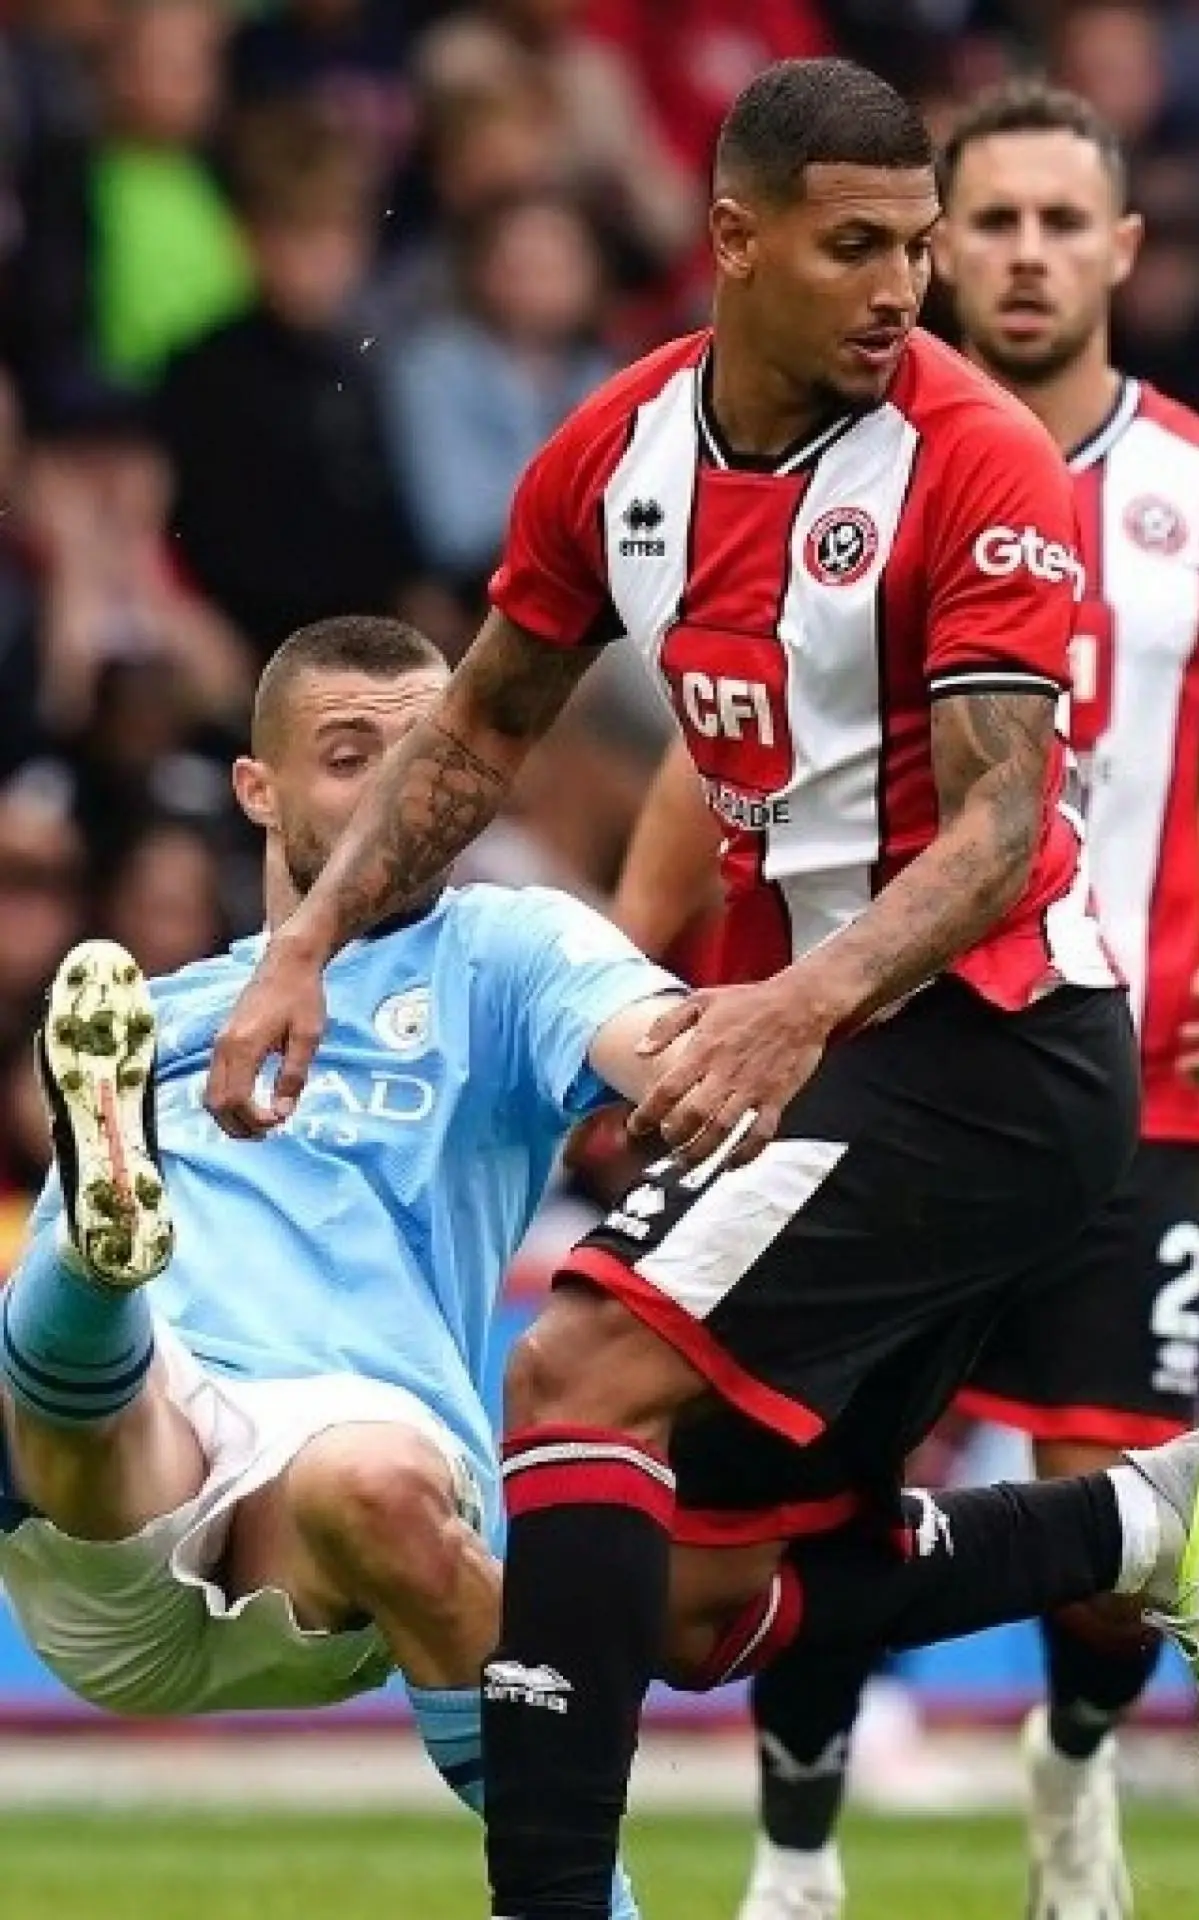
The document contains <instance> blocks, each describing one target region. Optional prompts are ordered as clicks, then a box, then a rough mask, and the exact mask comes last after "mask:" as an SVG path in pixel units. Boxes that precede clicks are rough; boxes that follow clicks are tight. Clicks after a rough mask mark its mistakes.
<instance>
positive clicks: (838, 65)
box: [715, 60, 934, 200]
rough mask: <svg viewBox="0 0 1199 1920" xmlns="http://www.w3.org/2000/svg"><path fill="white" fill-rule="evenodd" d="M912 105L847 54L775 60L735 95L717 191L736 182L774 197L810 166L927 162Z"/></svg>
mask: <svg viewBox="0 0 1199 1920" xmlns="http://www.w3.org/2000/svg"><path fill="white" fill-rule="evenodd" d="M933 159H934V155H933V143H932V137H931V135H930V133H929V131H928V128H927V127H926V126H925V124H924V121H923V120H922V119H921V117H920V115H919V113H918V112H917V111H916V109H915V107H914V106H912V104H911V103H910V101H907V100H905V99H904V97H903V95H902V94H901V93H897V92H896V90H895V88H894V87H893V86H891V85H890V83H889V82H888V81H886V80H883V79H881V78H880V77H879V75H878V74H877V73H872V72H871V71H870V69H869V67H859V66H858V65H857V64H856V63H855V62H854V61H852V60H776V61H775V63H774V65H773V66H770V67H764V68H763V70H762V72H761V73H759V74H757V75H756V76H755V78H754V79H752V80H751V81H750V83H749V85H748V86H747V87H746V88H745V89H744V91H743V92H742V93H740V94H739V95H738V96H737V98H736V100H734V102H733V104H732V106H731V107H730V108H729V111H728V113H727V115H726V116H725V120H724V124H723V126H722V127H721V129H720V137H719V139H718V141H717V144H716V167H715V182H716V189H717V191H718V192H721V191H724V190H725V189H726V187H727V188H735V187H736V186H737V185H739V184H740V183H741V182H745V183H746V184H747V185H749V186H752V187H754V188H756V189H757V190H758V191H759V192H760V193H763V194H765V195H766V196H767V197H768V198H770V199H773V200H787V199H793V198H795V197H796V196H797V195H799V194H801V193H802V192H803V183H804V172H805V170H806V169H807V168H808V167H811V166H821V165H827V166H837V165H841V166H855V167H931V166H932V165H933Z"/></svg>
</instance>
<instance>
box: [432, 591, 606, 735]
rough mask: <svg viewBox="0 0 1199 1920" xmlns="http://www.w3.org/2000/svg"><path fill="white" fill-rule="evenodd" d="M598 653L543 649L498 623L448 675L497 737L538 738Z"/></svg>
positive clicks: (464, 701) (587, 649) (579, 649)
mask: <svg viewBox="0 0 1199 1920" xmlns="http://www.w3.org/2000/svg"><path fill="white" fill-rule="evenodd" d="M599 652H600V649H599V648H597V647H549V646H546V645H545V643H544V642H543V641H541V640H534V639H530V638H529V637H528V635H526V634H524V633H522V632H521V631H520V630H519V628H517V627H514V626H512V625H511V624H510V623H509V622H508V621H502V622H500V623H498V624H497V625H496V626H495V628H494V630H492V631H488V630H485V632H484V636H483V638H482V639H481V640H479V641H478V642H476V644H475V645H474V646H473V647H472V648H471V650H470V652H469V653H468V654H467V656H466V658H465V659H464V660H463V662H462V665H461V666H460V667H459V669H458V672H457V674H456V675H455V676H454V691H455V694H456V695H458V696H459V700H460V702H461V703H462V704H464V705H467V706H468V709H469V711H470V712H472V713H473V714H475V715H478V716H479V717H480V718H482V719H483V720H484V722H485V724H486V726H487V727H488V728H489V729H490V731H491V732H492V733H495V734H498V735H499V736H500V738H501V739H503V740H513V741H532V740H538V739H540V737H541V735H542V734H543V733H545V732H547V731H548V729H549V728H550V727H551V726H552V725H553V723H554V721H555V720H556V719H557V718H558V715H559V714H560V713H561V711H562V709H563V707H564V706H565V705H566V702H567V701H568V700H569V698H570V696H571V694H572V693H573V692H574V690H575V688H576V687H577V686H578V684H579V681H580V680H581V679H582V677H583V675H584V674H585V673H586V671H587V669H588V667H590V666H591V664H592V662H593V661H594V660H595V659H596V658H597V657H598V654H599Z"/></svg>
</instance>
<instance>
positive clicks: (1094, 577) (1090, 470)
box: [1074, 460, 1107, 600]
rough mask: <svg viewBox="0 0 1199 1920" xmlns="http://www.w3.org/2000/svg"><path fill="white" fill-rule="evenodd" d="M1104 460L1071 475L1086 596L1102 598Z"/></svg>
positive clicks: (1096, 598) (1105, 467)
mask: <svg viewBox="0 0 1199 1920" xmlns="http://www.w3.org/2000/svg"><path fill="white" fill-rule="evenodd" d="M1106 472H1107V463H1106V461H1104V460H1096V461H1095V462H1094V463H1093V465H1091V466H1089V467H1084V468H1083V471H1082V472H1081V473H1076V474H1075V475H1074V510H1075V512H1076V514H1077V515H1078V551H1079V554H1080V556H1081V558H1082V563H1083V566H1084V567H1085V568H1086V570H1087V598H1088V599H1089V600H1102V598H1103V480H1104V475H1105V474H1106Z"/></svg>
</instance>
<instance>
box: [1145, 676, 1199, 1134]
mask: <svg viewBox="0 0 1199 1920" xmlns="http://www.w3.org/2000/svg"><path fill="white" fill-rule="evenodd" d="M1164 747H1165V742H1164V741H1146V743H1145V751H1146V752H1147V753H1155V752H1160V751H1162V750H1163V749H1164ZM1147 940H1148V952H1147V954H1146V967H1145V1005H1144V1010H1143V1014H1142V1019H1141V1057H1142V1060H1143V1062H1144V1083H1145V1093H1144V1111H1143V1115H1142V1132H1143V1134H1144V1136H1145V1138H1146V1139H1147V1140H1199V1094H1197V1093H1196V1091H1195V1089H1194V1088H1193V1087H1192V1086H1190V1085H1189V1084H1188V1083H1187V1082H1185V1081H1183V1080H1181V1079H1180V1078H1179V1076H1178V1073H1177V1071H1176V1069H1175V1059H1176V1055H1177V1049H1178V1031H1179V1028H1180V1026H1181V1025H1182V1023H1183V1021H1184V1020H1185V1019H1186V1018H1187V1017H1188V1016H1189V1015H1190V1011H1191V976H1192V974H1193V973H1194V972H1195V970H1196V965H1197V963H1199V658H1197V657H1196V655H1195V654H1192V656H1191V660H1190V662H1189V664H1188V666H1187V669H1186V674H1185V677H1184V679H1183V683H1182V695H1181V698H1180V700H1179V704H1178V724H1177V730H1176V732H1175V735H1174V764H1173V767H1172V769H1171V773H1170V788H1169V796H1168V798H1167V801H1166V814H1165V819H1164V821H1163V823H1162V837H1161V843H1160V846H1159V848H1158V858H1157V874H1156V877H1155V879H1154V885H1153V894H1152V896H1151V899H1150V903H1149V925H1148V930H1147Z"/></svg>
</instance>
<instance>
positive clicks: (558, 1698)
mask: <svg viewBox="0 0 1199 1920" xmlns="http://www.w3.org/2000/svg"><path fill="white" fill-rule="evenodd" d="M573 1692H574V1688H573V1687H572V1686H571V1684H570V1681H569V1680H567V1679H566V1678H565V1677H564V1676H563V1675H562V1674H560V1673H559V1672H558V1671H557V1670H556V1668H554V1667H522V1666H521V1664H520V1662H519V1660H493V1661H492V1662H491V1664H490V1666H487V1667H484V1669H483V1696H484V1698H485V1699H487V1700H501V1701H502V1700H507V1701H509V1702H510V1703H512V1704H513V1705H517V1706H524V1707H541V1708H543V1709H544V1711H545V1712H547V1713H565V1712H566V1707H567V1700H566V1696H567V1694H569V1693H573Z"/></svg>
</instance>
